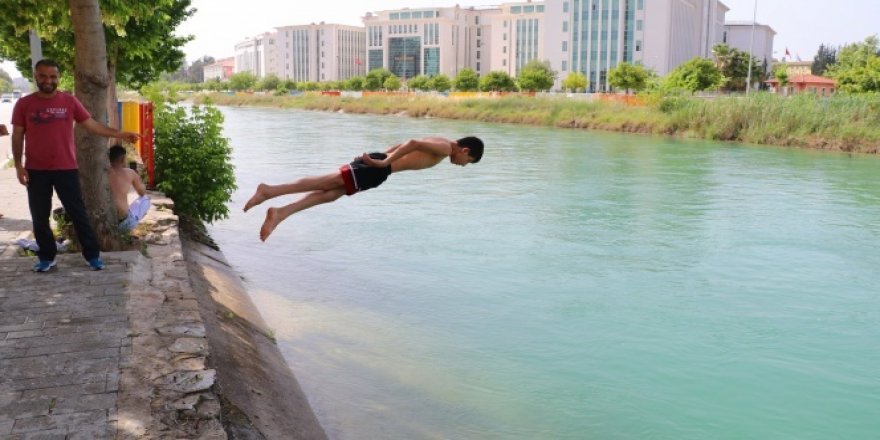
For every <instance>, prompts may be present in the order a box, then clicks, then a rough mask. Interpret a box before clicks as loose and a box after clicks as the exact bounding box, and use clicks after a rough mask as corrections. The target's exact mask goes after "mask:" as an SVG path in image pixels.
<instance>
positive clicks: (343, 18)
mask: <svg viewBox="0 0 880 440" xmlns="http://www.w3.org/2000/svg"><path fill="white" fill-rule="evenodd" d="M645 1H652V0H645ZM722 2H723V3H724V4H726V5H727V6H728V7H729V8H730V11H729V12H728V13H727V20H736V21H751V20H752V17H753V13H754V10H755V0H722ZM456 3H458V4H460V5H461V6H462V7H467V6H475V7H477V8H481V7H485V6H488V5H492V4H495V5H497V4H500V3H501V1H494V2H493V1H487V0H475V1H474V2H473V3H469V2H467V1H466V0H447V1H443V0H440V1H437V0H323V1H303V0H294V1H291V0H248V1H247V2H246V3H237V4H238V5H241V4H246V5H247V6H248V10H249V12H248V13H247V14H242V13H239V12H240V8H241V6H234V7H233V6H231V4H232V3H231V2H230V1H229V0H226V1H218V0H193V6H194V7H195V8H197V9H198V12H196V14H195V16H193V17H191V18H190V19H189V20H188V21H187V22H186V23H184V24H183V26H182V27H181V29H180V30H181V33H184V34H192V35H195V37H196V38H195V40H194V41H192V42H190V43H189V44H188V45H187V46H186V48H185V51H186V54H187V59H188V60H189V61H190V62H191V61H193V60H195V59H198V58H199V57H201V56H203V55H210V56H212V57H214V58H217V59H219V58H225V57H230V56H232V55H233V54H234V51H235V44H236V43H238V42H240V41H242V40H244V39H245V38H247V37H253V36H255V35H258V34H260V33H263V32H269V31H272V30H274V28H275V27H280V26H288V25H300V24H308V23H312V22H315V23H317V22H321V21H324V22H327V23H337V24H349V25H356V26H362V25H363V22H362V21H361V17H363V16H364V15H365V14H366V12H369V11H372V12H375V11H382V10H388V9H399V8H404V7H410V8H422V7H448V6H454V5H455V4H456ZM878 18H880V1H878V0H837V1H834V2H830V1H828V0H758V1H757V22H758V23H761V24H767V25H770V27H772V28H773V30H775V31H776V38H775V39H774V44H773V47H774V51H777V52H778V54H777V55H776V56H777V57H782V56H783V55H784V53H785V48H786V47H787V48H788V50H789V52H790V53H791V56H792V58H793V57H795V55H796V54H797V55H799V56H800V57H801V58H802V59H803V60H810V59H812V58H813V56H814V55H815V54H816V52H817V51H818V49H819V45H820V44H823V43H824V44H828V45H831V46H834V47H836V46H840V45H843V44H846V43H855V42H860V41H863V40H864V39H865V37H868V36H870V35H874V34H880V20H878Z"/></svg>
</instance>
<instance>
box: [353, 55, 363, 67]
mask: <svg viewBox="0 0 880 440" xmlns="http://www.w3.org/2000/svg"><path fill="white" fill-rule="evenodd" d="M354 63H355V64H357V65H358V66H360V65H361V58H360V57H357V58H355V59H354Z"/></svg>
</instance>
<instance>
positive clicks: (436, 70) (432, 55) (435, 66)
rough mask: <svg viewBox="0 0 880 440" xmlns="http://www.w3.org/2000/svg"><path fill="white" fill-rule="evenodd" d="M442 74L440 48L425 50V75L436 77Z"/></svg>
mask: <svg viewBox="0 0 880 440" xmlns="http://www.w3.org/2000/svg"><path fill="white" fill-rule="evenodd" d="M439 74H440V48H439V47H427V48H425V75H428V76H435V75H439Z"/></svg>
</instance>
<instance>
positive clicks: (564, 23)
mask: <svg viewBox="0 0 880 440" xmlns="http://www.w3.org/2000/svg"><path fill="white" fill-rule="evenodd" d="M562 32H568V21H563V22H562Z"/></svg>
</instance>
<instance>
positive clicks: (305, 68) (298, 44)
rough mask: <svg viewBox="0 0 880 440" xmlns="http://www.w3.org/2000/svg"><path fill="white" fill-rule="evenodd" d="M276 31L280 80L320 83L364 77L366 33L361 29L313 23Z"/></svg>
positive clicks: (280, 28) (281, 28) (284, 27)
mask: <svg viewBox="0 0 880 440" xmlns="http://www.w3.org/2000/svg"><path fill="white" fill-rule="evenodd" d="M276 30H277V32H278V43H277V52H278V55H277V58H278V72H279V73H278V76H279V77H280V78H283V79H291V80H294V81H315V82H321V81H342V80H346V79H348V78H351V77H352V76H357V75H364V74H366V60H365V58H366V50H365V49H366V33H365V32H364V29H363V28H361V27H357V26H345V25H339V24H325V23H320V24H314V23H313V24H308V25H297V26H283V27H279V28H276Z"/></svg>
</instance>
